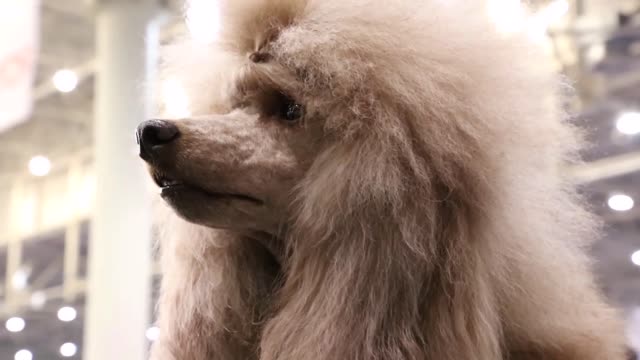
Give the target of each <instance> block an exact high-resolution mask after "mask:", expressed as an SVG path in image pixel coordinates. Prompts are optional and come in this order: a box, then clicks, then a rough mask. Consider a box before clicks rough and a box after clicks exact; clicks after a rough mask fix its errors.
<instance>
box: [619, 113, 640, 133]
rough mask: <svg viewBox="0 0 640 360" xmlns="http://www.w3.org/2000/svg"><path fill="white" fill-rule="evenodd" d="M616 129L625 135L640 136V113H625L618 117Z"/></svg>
mask: <svg viewBox="0 0 640 360" xmlns="http://www.w3.org/2000/svg"><path fill="white" fill-rule="evenodd" d="M616 129H618V131H620V132H621V133H623V134H625V135H636V134H640V112H625V113H623V114H621V115H620V117H618V121H616Z"/></svg>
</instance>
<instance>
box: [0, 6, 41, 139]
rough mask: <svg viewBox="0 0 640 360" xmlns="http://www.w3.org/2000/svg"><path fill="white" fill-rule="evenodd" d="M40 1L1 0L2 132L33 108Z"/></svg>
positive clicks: (0, 71)
mask: <svg viewBox="0 0 640 360" xmlns="http://www.w3.org/2000/svg"><path fill="white" fill-rule="evenodd" d="M39 15H40V0H0V132H1V131H4V130H6V129H8V128H10V127H12V126H15V125H16V124H18V123H20V122H22V121H24V120H26V119H27V118H28V117H29V116H30V115H31V110H32V108H33V81H34V77H35V71H36V57H37V53H38V44H39V23H40V21H39V20H40V16H39Z"/></svg>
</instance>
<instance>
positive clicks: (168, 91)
mask: <svg viewBox="0 0 640 360" xmlns="http://www.w3.org/2000/svg"><path fill="white" fill-rule="evenodd" d="M162 99H163V102H164V106H165V112H166V115H167V116H168V117H172V118H186V117H189V116H191V112H190V111H189V98H188V97H187V93H186V92H185V91H184V87H182V84H180V82H179V81H178V80H177V79H175V78H169V79H167V80H165V81H164V83H163V84H162Z"/></svg>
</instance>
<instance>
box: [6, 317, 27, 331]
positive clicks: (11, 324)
mask: <svg viewBox="0 0 640 360" xmlns="http://www.w3.org/2000/svg"><path fill="white" fill-rule="evenodd" d="M24 326H25V322H24V319H23V318H20V317H12V318H11V319H9V320H7V322H6V323H5V327H6V328H7V330H8V331H9V332H12V333H18V332H20V331H22V330H24Z"/></svg>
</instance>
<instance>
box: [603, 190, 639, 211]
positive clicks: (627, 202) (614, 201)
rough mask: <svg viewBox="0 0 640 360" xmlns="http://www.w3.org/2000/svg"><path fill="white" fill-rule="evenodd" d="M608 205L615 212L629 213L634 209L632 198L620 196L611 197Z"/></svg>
mask: <svg viewBox="0 0 640 360" xmlns="http://www.w3.org/2000/svg"><path fill="white" fill-rule="evenodd" d="M607 204H608V205H609V207H610V208H611V209H612V210H615V211H629V210H631V209H633V206H634V201H633V198H631V196H628V195H623V194H618V195H613V196H611V197H610V198H609V200H608V201H607Z"/></svg>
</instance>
